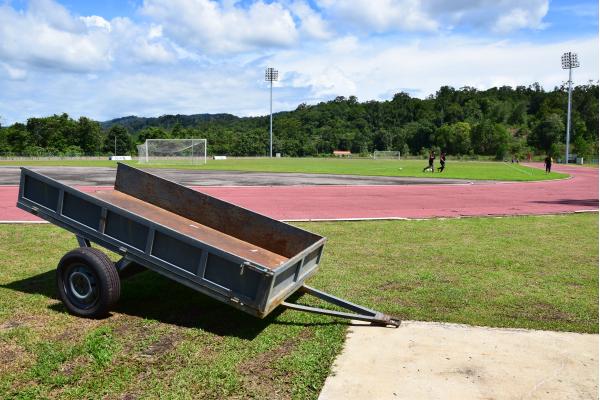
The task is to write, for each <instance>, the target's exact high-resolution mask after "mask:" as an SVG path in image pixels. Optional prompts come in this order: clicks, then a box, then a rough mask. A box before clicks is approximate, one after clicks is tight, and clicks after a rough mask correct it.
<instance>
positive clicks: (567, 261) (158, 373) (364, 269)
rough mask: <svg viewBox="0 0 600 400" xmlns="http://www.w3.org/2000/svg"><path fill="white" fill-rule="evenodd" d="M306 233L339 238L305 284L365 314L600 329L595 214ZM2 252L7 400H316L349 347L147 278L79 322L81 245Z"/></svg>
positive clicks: (319, 227) (26, 230)
mask: <svg viewBox="0 0 600 400" xmlns="http://www.w3.org/2000/svg"><path fill="white" fill-rule="evenodd" d="M299 225H301V226H302V227H304V228H308V229H310V230H313V231H315V232H318V233H320V234H324V235H326V236H328V237H329V242H328V244H327V246H326V252H325V256H324V258H323V263H322V270H321V271H320V272H319V273H318V274H317V275H316V276H315V278H313V279H312V280H311V282H310V283H311V284H312V285H314V286H316V287H318V288H321V289H323V290H326V291H328V292H331V293H333V294H336V295H338V296H341V297H344V298H348V299H350V300H352V301H355V302H357V303H359V304H364V305H368V306H371V307H374V308H376V309H378V310H381V311H384V312H387V313H391V314H396V315H399V316H401V317H402V318H404V319H420V320H436V321H451V322H461V323H469V324H477V325H489V326H504V327H523V328H536V329H553V330H564V331H577V332H597V331H598V268H597V267H598V216H597V214H581V215H565V216H552V217H513V218H502V219H495V218H481V219H474V218H473V219H453V220H428V221H373V222H335V223H302V224H299ZM0 243H2V245H0V393H2V394H3V396H4V397H6V398H20V399H38V398H52V399H54V398H61V399H63V398H64V399H80V398H106V399H134V398H140V397H143V398H173V399H191V398H205V399H247V398H257V399H260V398H267V397H268V398H273V399H288V398H296V399H307V398H308V399H311V398H313V399H314V398H316V397H317V395H318V393H319V390H320V388H321V386H322V384H323V382H324V379H325V377H326V376H327V374H328V372H329V368H330V366H331V364H332V362H333V359H334V357H335V356H336V354H337V353H338V352H339V351H340V350H341V347H342V345H343V339H344V334H345V327H346V322H345V321H342V320H335V319H332V318H329V317H325V316H318V315H311V314H304V313H299V312H294V311H281V310H277V311H276V312H275V313H274V314H272V315H270V316H269V317H268V318H267V319H265V320H259V319H256V318H253V317H251V316H248V315H246V314H244V313H242V312H239V311H236V310H235V309H233V308H231V307H228V306H226V305H222V304H220V303H218V302H216V301H213V300H211V299H208V298H206V297H204V296H202V295H200V294H198V293H196V292H194V291H192V290H191V289H188V288H186V287H183V286H181V285H178V284H176V283H174V282H172V281H169V280H168V279H166V278H163V277H161V276H158V275H156V274H153V273H149V272H148V273H143V274H139V275H136V276H135V277H133V278H130V279H128V280H125V281H123V283H122V297H121V301H120V303H119V305H118V307H117V310H116V311H115V312H114V313H113V315H112V316H111V317H109V318H107V319H103V320H86V319H80V318H76V317H73V316H70V315H68V314H67V313H66V312H65V309H64V307H63V306H62V304H60V302H58V301H57V300H56V299H55V294H54V292H55V290H54V268H55V265H56V263H57V262H58V260H59V259H60V257H61V256H62V254H64V253H65V252H66V251H68V250H70V249H71V248H73V247H75V246H76V242H75V240H74V238H73V237H72V236H71V235H70V234H68V233H67V232H65V231H63V230H60V229H58V228H56V227H53V226H50V225H43V226H40V225H36V226H32V225H2V226H0ZM299 300H300V301H302V302H304V301H308V300H306V299H305V298H300V299H299ZM373 329H378V328H373Z"/></svg>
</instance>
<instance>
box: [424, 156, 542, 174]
mask: <svg viewBox="0 0 600 400" xmlns="http://www.w3.org/2000/svg"><path fill="white" fill-rule="evenodd" d="M515 159H516V162H517V163H518V162H519V159H518V158H515V157H513V160H512V162H513V163H514V162H515ZM434 161H435V152H433V151H430V152H429V164H428V165H427V166H426V167H425V168H423V172H426V171H431V173H433V172H435V167H434V165H433V163H434ZM552 161H553V160H552V157H551V156H550V155H548V157H546V158H545V159H544V165H545V166H546V173H547V174H549V173H550V172H552ZM445 168H446V153H445V152H442V153H441V154H440V166H439V167H438V172H443V171H444V169H445Z"/></svg>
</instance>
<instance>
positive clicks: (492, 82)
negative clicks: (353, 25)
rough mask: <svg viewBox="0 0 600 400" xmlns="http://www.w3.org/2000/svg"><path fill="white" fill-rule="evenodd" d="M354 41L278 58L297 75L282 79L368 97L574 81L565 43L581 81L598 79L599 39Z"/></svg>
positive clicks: (319, 92)
mask: <svg viewBox="0 0 600 400" xmlns="http://www.w3.org/2000/svg"><path fill="white" fill-rule="evenodd" d="M346 41H347V43H344V41H333V42H332V43H331V44H330V45H329V46H325V47H321V48H316V47H315V48H311V49H307V50H305V51H302V52H298V51H288V52H283V53H281V54H279V55H277V56H276V57H274V59H273V60H272V63H273V64H274V65H278V66H279V68H280V70H281V71H284V72H286V74H287V75H289V76H291V77H293V78H291V79H289V80H288V81H282V85H284V86H286V85H288V86H290V87H295V88H306V89H308V91H309V92H308V93H309V94H308V96H309V97H322V96H324V95H329V96H334V95H344V96H350V95H356V96H357V97H358V98H359V99H360V100H362V101H364V100H370V99H385V98H388V97H389V96H390V93H391V94H393V92H394V91H396V92H398V91H401V90H404V91H406V90H410V92H411V94H412V95H417V96H419V97H426V96H428V95H429V94H432V93H435V92H436V90H438V89H439V87H440V86H442V85H451V86H455V87H457V88H458V87H462V86H466V85H468V86H474V87H477V88H480V89H486V88H489V87H492V86H496V85H513V86H515V85H529V84H531V83H534V82H539V83H540V84H542V85H543V86H544V87H546V88H547V89H552V88H553V87H554V86H557V85H560V84H561V83H562V82H563V81H564V80H566V75H565V74H564V71H563V70H561V68H560V55H561V54H562V53H563V52H564V51H565V49H573V51H576V52H578V53H579V57H580V59H581V60H582V62H581V68H579V69H577V70H576V71H575V82H576V83H579V84H581V83H586V82H587V80H588V79H593V80H597V79H598V39H597V38H588V39H582V40H576V41H564V42H557V43H549V44H541V45H540V44H533V43H513V42H511V41H500V42H494V41H486V40H475V39H470V38H466V37H462V36H444V37H441V36H440V37H436V38H434V39H429V40H414V41H412V42H410V43H403V44H396V45H390V44H389V43H388V42H386V41H382V40H371V41H362V42H360V43H357V42H355V41H353V39H351V38H347V39H346ZM398 43H399V42H398ZM298 102H300V100H299V101H298Z"/></svg>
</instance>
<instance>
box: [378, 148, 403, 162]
mask: <svg viewBox="0 0 600 400" xmlns="http://www.w3.org/2000/svg"><path fill="white" fill-rule="evenodd" d="M373 159H374V160H384V159H385V160H399V159H400V152H399V151H381V150H375V151H374V152H373Z"/></svg>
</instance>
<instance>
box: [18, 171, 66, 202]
mask: <svg viewBox="0 0 600 400" xmlns="http://www.w3.org/2000/svg"><path fill="white" fill-rule="evenodd" d="M23 197H25V198H26V199H29V200H31V201H34V202H36V203H38V204H40V205H42V206H44V207H47V208H49V209H51V210H53V211H56V210H57V208H58V188H56V187H54V186H52V185H49V184H48V183H46V182H42V181H40V180H38V179H35V178H33V177H31V176H29V175H26V176H25V190H24V193H23Z"/></svg>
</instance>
